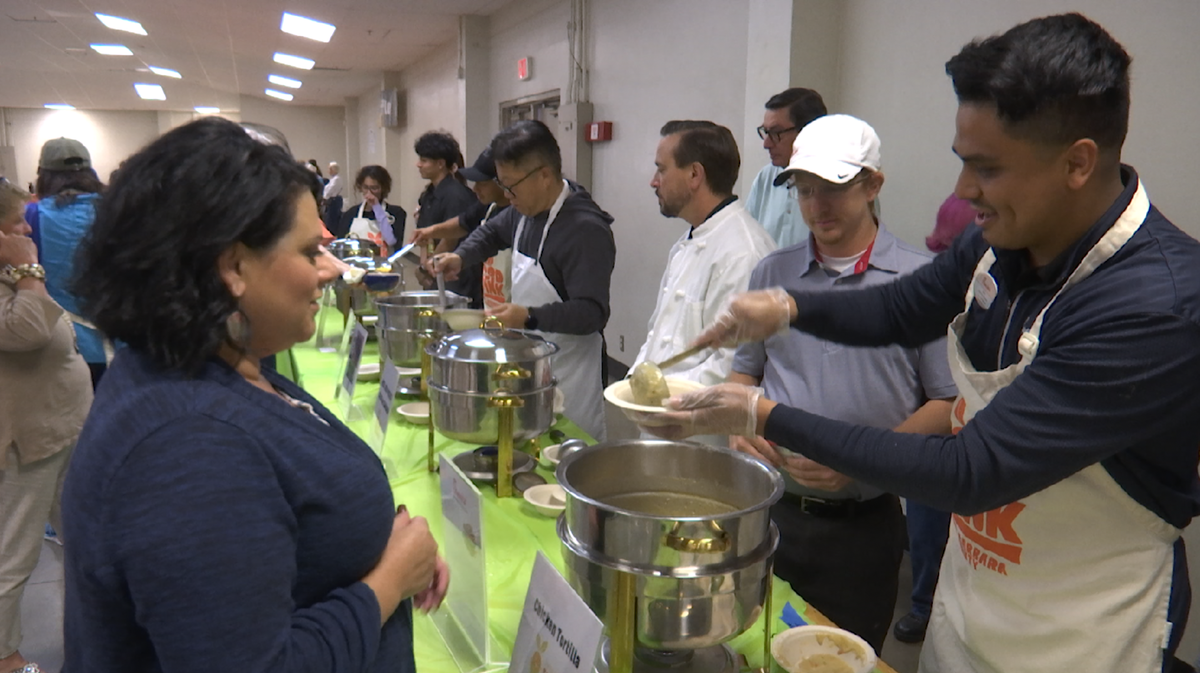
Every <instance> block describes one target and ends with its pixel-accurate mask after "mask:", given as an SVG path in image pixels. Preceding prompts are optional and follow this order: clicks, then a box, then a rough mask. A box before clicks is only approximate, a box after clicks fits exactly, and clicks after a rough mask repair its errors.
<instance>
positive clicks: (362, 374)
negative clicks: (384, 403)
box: [358, 362, 381, 381]
mask: <svg viewBox="0 0 1200 673" xmlns="http://www.w3.org/2000/svg"><path fill="white" fill-rule="evenodd" d="M380 369H381V368H380V366H379V363H378V362H363V363H361V364H360V365H358V380H359V381H378V380H379V377H380V375H381V374H380Z"/></svg>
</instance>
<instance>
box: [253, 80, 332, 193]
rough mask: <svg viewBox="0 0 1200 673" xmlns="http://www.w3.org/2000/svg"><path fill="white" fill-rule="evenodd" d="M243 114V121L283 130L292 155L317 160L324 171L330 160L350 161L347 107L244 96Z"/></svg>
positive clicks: (304, 159) (305, 159)
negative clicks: (347, 143)
mask: <svg viewBox="0 0 1200 673" xmlns="http://www.w3.org/2000/svg"><path fill="white" fill-rule="evenodd" d="M240 115H241V119H242V121H246V122H257V123H259V124H267V125H270V126H274V127H275V128H277V129H279V130H280V131H282V132H283V135H284V136H286V137H287V139H288V144H289V145H290V146H291V148H292V154H293V155H294V156H295V157H296V158H297V159H299V160H300V161H308V160H309V159H316V160H317V164H318V165H320V166H321V173H322V174H325V173H326V172H327V171H326V167H327V165H328V164H329V162H330V161H336V162H338V163H339V164H342V165H345V163H346V126H345V124H346V110H345V108H344V107H342V106H337V107H334V106H327V107H326V106H320V107H318V106H305V105H291V104H288V103H277V102H275V101H273V100H267V99H265V98H259V97H257V96H242V97H241V110H240ZM325 177H329V176H328V175H325Z"/></svg>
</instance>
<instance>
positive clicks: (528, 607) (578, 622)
mask: <svg viewBox="0 0 1200 673" xmlns="http://www.w3.org/2000/svg"><path fill="white" fill-rule="evenodd" d="M603 635H604V624H603V623H602V622H601V621H600V618H599V617H597V616H596V613H594V612H592V610H591V608H589V607H588V605H587V603H584V602H583V599H582V598H580V597H579V595H578V594H576V593H575V590H574V589H572V588H571V585H569V584H567V580H565V579H563V576H562V575H560V574H559V572H558V570H557V569H556V568H555V567H554V565H553V564H551V563H550V561H549V560H547V559H546V557H545V556H544V555H543V554H542V552H540V551H539V552H538V554H537V559H536V560H535V561H534V562H533V574H532V575H531V576H530V579H529V593H527V594H526V595H525V608H524V609H523V610H522V611H521V624H520V625H519V626H518V627H517V640H516V643H515V644H514V645H513V656H512V663H511V664H510V665H509V670H510V671H518V672H519V673H526V671H528V673H590V672H591V670H592V667H593V666H594V665H595V663H596V655H597V654H598V653H599V651H600V640H601V638H602V637H603Z"/></svg>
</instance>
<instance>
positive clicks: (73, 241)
mask: <svg viewBox="0 0 1200 673" xmlns="http://www.w3.org/2000/svg"><path fill="white" fill-rule="evenodd" d="M37 175H38V177H37V195H38V198H39V199H40V200H39V201H38V206H37V219H38V231H39V236H40V246H41V259H42V266H44V267H45V269H46V290H47V291H48V292H49V293H50V297H51V298H52V299H54V301H55V302H57V303H58V305H59V306H61V307H63V309H64V310H65V311H66V312H67V316H68V317H69V318H70V319H71V322H72V323H73V324H74V326H75V336H76V338H77V341H78V345H79V353H80V354H81V355H83V359H84V361H86V362H87V364H88V369H90V370H91V374H92V384H93V386H94V385H97V384H98V383H99V382H100V377H101V376H102V375H103V374H104V370H105V368H106V367H107V360H108V358H107V357H106V345H105V339H104V335H103V334H101V333H100V332H99V331H97V330H96V329H95V328H94V327H92V326H91V323H89V322H88V321H86V320H84V319H83V318H81V317H79V306H78V304H77V302H76V300H75V295H74V294H73V293H72V292H70V291H69V290H68V287H69V284H70V282H71V278H72V276H74V275H75V249H76V247H77V246H78V245H79V241H80V240H81V239H82V238H83V236H84V234H86V233H87V232H88V231H89V230H90V229H91V228H92V222H93V221H94V220H95V219H96V202H97V200H98V199H99V198H100V194H101V193H102V192H103V191H104V184H103V183H101V182H100V178H99V176H97V175H96V171H95V169H94V168H93V167H92V155H91V153H89V152H88V149H87V148H86V147H84V146H83V143H81V142H79V141H78V140H73V139H71V138H55V139H53V140H47V141H46V144H44V145H42V154H41V158H40V159H39V160H38V172H37Z"/></svg>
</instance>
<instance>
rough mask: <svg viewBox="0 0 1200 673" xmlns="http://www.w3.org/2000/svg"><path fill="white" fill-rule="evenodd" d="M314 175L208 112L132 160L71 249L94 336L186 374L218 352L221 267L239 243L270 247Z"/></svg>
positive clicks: (223, 336)
mask: <svg viewBox="0 0 1200 673" xmlns="http://www.w3.org/2000/svg"><path fill="white" fill-rule="evenodd" d="M318 184H319V182H318V181H317V179H316V177H315V176H314V175H313V174H312V173H310V172H309V171H308V170H307V169H305V168H304V166H303V165H302V164H300V163H298V162H297V161H296V160H295V159H293V158H292V157H291V155H289V154H288V153H287V151H286V150H284V149H283V148H281V147H277V146H273V145H264V144H263V143H261V142H258V141H256V140H255V139H253V138H252V137H251V136H250V135H248V134H247V133H246V132H245V131H244V130H242V128H241V127H240V126H238V125H237V124H235V123H233V122H231V121H228V120H225V119H221V118H219V117H204V118H202V119H199V120H197V121H194V122H191V123H189V124H185V125H183V126H180V127H178V128H176V129H173V130H171V131H170V132H168V133H166V134H165V135H163V136H162V137H160V138H159V139H158V140H155V141H154V142H152V143H150V144H149V145H147V146H146V147H145V148H143V149H142V150H141V151H139V152H138V153H137V154H135V155H133V156H132V157H130V158H129V159H128V160H126V162H125V163H124V165H123V166H122V167H121V170H120V171H118V172H117V174H116V178H115V179H114V180H113V183H112V185H110V186H109V188H108V191H107V193H106V194H105V196H104V198H103V199H101V200H100V202H99V206H98V208H97V211H96V220H95V223H94V224H93V225H92V228H91V230H90V231H89V233H87V234H86V235H85V237H84V239H83V241H82V243H81V244H80V246H79V252H78V255H77V258H76V269H77V271H76V275H75V278H74V279H73V280H72V291H73V292H74V293H75V295H76V296H77V297H78V298H79V300H80V303H81V305H82V308H83V314H84V315H85V316H87V317H88V318H90V319H91V321H92V322H93V323H95V325H96V327H97V328H99V329H100V331H101V332H103V333H105V334H106V335H107V336H109V337H111V338H112V339H114V340H119V341H124V342H125V343H127V344H128V345H129V346H130V347H131V348H134V349H136V350H138V351H141V352H143V353H145V354H146V355H147V356H149V357H150V359H151V360H152V361H153V362H154V363H156V364H157V365H158V366H160V367H162V368H164V369H168V370H174V371H181V372H183V373H185V374H188V375H191V374H194V373H196V372H197V371H199V369H200V368H201V367H202V366H203V365H204V362H205V360H207V359H208V358H211V357H213V356H214V355H216V353H217V351H218V349H219V348H220V346H221V344H222V343H224V342H226V341H227V339H228V334H227V330H226V326H225V325H226V320H227V319H228V318H229V316H230V315H232V314H233V313H234V312H235V311H237V308H238V306H237V300H236V299H235V298H234V297H233V296H232V295H231V294H230V293H229V290H228V288H227V287H226V285H225V283H224V281H223V280H222V279H221V276H220V274H219V272H218V269H217V263H218V259H219V258H220V256H221V254H222V253H224V252H225V251H226V250H228V249H229V248H230V247H231V246H233V245H235V244H238V243H241V244H243V245H245V246H246V247H247V248H249V249H251V250H255V251H265V250H269V249H270V248H271V247H272V246H274V245H275V244H277V243H278V242H279V240H280V239H281V238H283V237H284V236H285V235H286V234H287V233H288V232H289V231H290V230H291V228H292V227H293V223H294V221H295V215H296V207H297V199H299V198H300V196H301V195H302V194H305V193H309V194H311V195H312V196H313V197H314V198H316V196H317V194H318V187H317V185H318Z"/></svg>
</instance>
